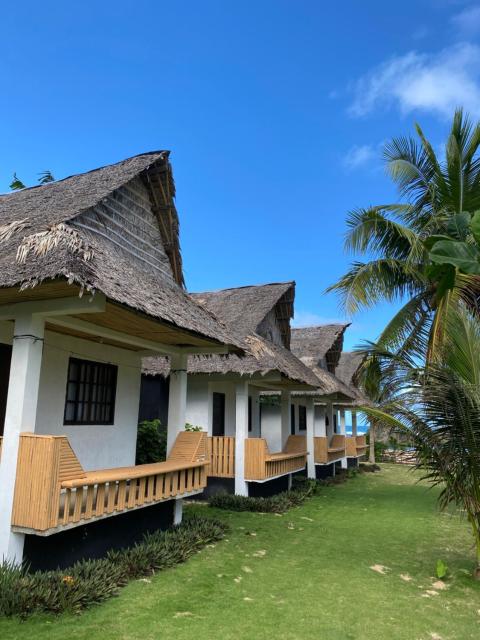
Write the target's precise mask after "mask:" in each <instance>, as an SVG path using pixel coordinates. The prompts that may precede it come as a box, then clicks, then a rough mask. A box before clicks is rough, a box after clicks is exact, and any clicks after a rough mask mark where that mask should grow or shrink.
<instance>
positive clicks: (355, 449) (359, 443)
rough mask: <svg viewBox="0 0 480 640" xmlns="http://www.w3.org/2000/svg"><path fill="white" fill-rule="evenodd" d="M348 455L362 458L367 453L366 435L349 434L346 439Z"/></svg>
mask: <svg viewBox="0 0 480 640" xmlns="http://www.w3.org/2000/svg"><path fill="white" fill-rule="evenodd" d="M346 448H347V457H348V458H360V457H362V456H364V455H365V454H366V453H367V440H366V437H365V436H349V437H348V438H347V439H346Z"/></svg>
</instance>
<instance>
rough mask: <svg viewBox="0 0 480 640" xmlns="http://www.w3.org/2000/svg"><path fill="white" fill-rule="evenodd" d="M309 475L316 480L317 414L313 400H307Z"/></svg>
mask: <svg viewBox="0 0 480 640" xmlns="http://www.w3.org/2000/svg"><path fill="white" fill-rule="evenodd" d="M306 403H307V474H308V477H309V478H315V456H314V447H315V444H314V431H315V413H314V409H315V407H314V404H313V398H307V400H306Z"/></svg>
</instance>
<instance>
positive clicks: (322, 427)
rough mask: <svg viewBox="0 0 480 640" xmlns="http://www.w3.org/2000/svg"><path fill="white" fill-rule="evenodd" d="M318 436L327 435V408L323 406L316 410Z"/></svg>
mask: <svg viewBox="0 0 480 640" xmlns="http://www.w3.org/2000/svg"><path fill="white" fill-rule="evenodd" d="M314 435H316V436H323V437H325V436H326V435H327V426H326V422H325V407H324V406H323V405H321V404H319V405H317V407H316V409H315V434H314Z"/></svg>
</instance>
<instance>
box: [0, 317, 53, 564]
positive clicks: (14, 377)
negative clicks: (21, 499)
mask: <svg viewBox="0 0 480 640" xmlns="http://www.w3.org/2000/svg"><path fill="white" fill-rule="evenodd" d="M44 329H45V322H44V320H43V319H42V318H39V317H38V316H34V315H32V314H26V315H19V316H18V317H17V318H16V320H15V328H14V336H13V348H12V360H11V365H10V379H9V383H8V398H7V407H6V412H5V423H4V432H3V446H2V458H1V461H0V559H1V558H2V557H3V558H5V559H7V560H11V561H16V562H21V561H22V558H23V544H24V539H25V536H24V535H23V534H21V533H13V532H12V529H11V521H12V511H13V499H14V491H15V479H16V474H17V459H18V449H19V441H20V434H21V433H22V432H25V431H31V432H33V431H35V420H36V415H37V401H38V388H39V384H40V369H41V365H42V352H43V336H44Z"/></svg>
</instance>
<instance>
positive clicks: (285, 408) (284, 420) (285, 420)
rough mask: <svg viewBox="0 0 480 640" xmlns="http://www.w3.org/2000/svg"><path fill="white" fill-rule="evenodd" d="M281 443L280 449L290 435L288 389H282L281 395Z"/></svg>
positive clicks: (289, 395)
mask: <svg viewBox="0 0 480 640" xmlns="http://www.w3.org/2000/svg"><path fill="white" fill-rule="evenodd" d="M280 404H281V410H282V414H281V434H282V435H281V443H280V450H282V449H283V447H284V446H285V443H286V442H287V438H288V436H289V435H290V420H291V414H290V405H291V394H290V391H289V390H288V389H282V397H281V401H280Z"/></svg>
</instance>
